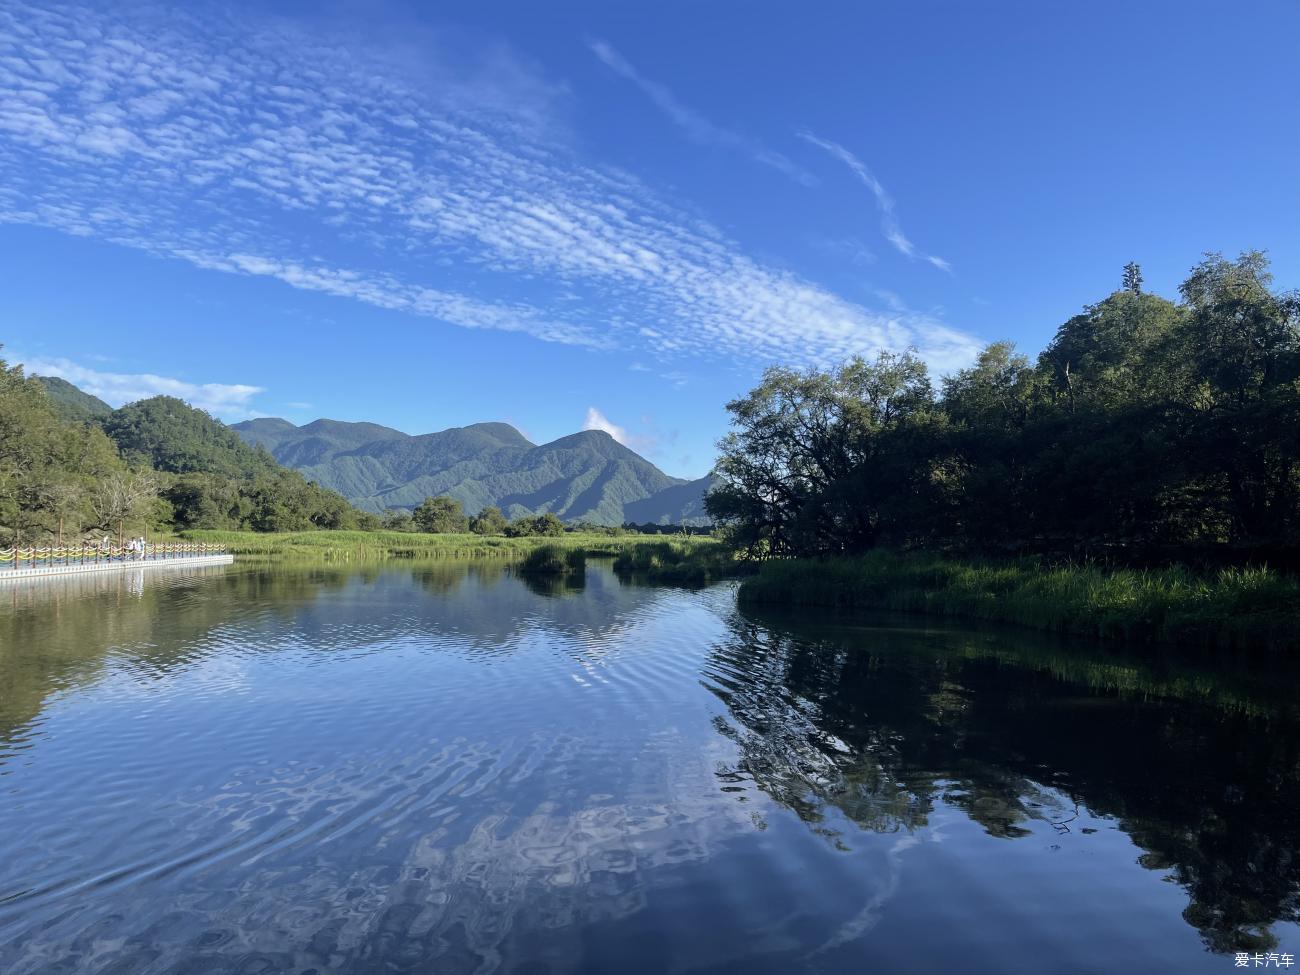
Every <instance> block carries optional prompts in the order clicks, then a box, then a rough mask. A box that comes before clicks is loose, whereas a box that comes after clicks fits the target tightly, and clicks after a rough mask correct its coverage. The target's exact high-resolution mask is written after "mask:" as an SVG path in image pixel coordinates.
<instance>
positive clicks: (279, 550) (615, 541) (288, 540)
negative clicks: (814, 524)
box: [181, 530, 722, 562]
mask: <svg viewBox="0 0 1300 975" xmlns="http://www.w3.org/2000/svg"><path fill="white" fill-rule="evenodd" d="M181 534H182V537H184V538H185V539H188V540H191V541H199V542H207V543H209V544H216V545H223V546H225V547H226V550H227V551H228V552H230V553H232V554H233V555H236V556H239V557H241V558H245V559H248V558H261V559H268V560H276V561H280V560H301V561H322V562H366V561H380V560H385V559H491V560H504V561H512V562H520V561H522V560H523V559H525V558H526V557H527V556H528V555H529V554H530V553H531V552H533V551H535V550H537V549H538V548H540V547H547V548H552V549H559V550H562V551H566V552H567V551H571V550H576V551H580V552H583V553H584V554H585V555H587V556H590V557H592V558H613V559H616V560H617V559H618V558H619V557H621V556H623V555H624V554H625V553H627V552H629V551H635V550H636V549H638V548H640V547H642V546H656V545H663V544H665V543H664V541H663V539H662V538H659V537H656V536H641V535H610V534H604V533H599V532H576V531H575V532H563V533H562V534H561V535H559V536H544V535H535V536H516V537H506V536H484V535H475V534H473V533H472V532H471V533H464V534H426V533H420V532H406V531H397V532H395V531H373V532H371V531H305V532H276V533H264V532H235V531H204V530H192V531H186V532H183V533H181ZM673 544H674V545H675V546H678V547H680V548H681V549H683V550H695V551H704V550H708V549H717V550H718V551H719V552H721V551H722V549H721V547H720V546H719V545H718V543H717V542H716V541H715V540H714V539H712V538H708V537H690V538H683V539H680V540H677V541H675V542H674V543H673Z"/></svg>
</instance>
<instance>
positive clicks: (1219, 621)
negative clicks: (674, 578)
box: [739, 552, 1300, 651]
mask: <svg viewBox="0 0 1300 975" xmlns="http://www.w3.org/2000/svg"><path fill="white" fill-rule="evenodd" d="M739 598H740V601H741V602H742V603H745V604H751V605H763V604H766V605H788V606H837V607H850V608H872V609H888V610H900V611H905V612H920V613H933V614H938V615H945V616H961V617H969V618H974V619H983V620H992V621H998V622H1007V623H1018V624H1021V625H1024V626H1030V627H1034V628H1035V629H1040V630H1050V631H1053V632H1058V633H1067V634H1074V635H1080V636H1091V637H1099V638H1102V639H1119V640H1129V641H1136V642H1144V643H1192V644H1199V645H1204V646H1210V647H1240V648H1252V649H1253V648H1266V649H1274V650H1285V651H1293V650H1296V649H1298V648H1300V580H1297V579H1296V578H1295V577H1292V576H1287V575H1283V574H1281V573H1278V572H1275V571H1273V570H1270V569H1266V568H1232V569H1223V570H1220V571H1218V572H1211V573H1197V572H1193V571H1191V570H1188V569H1186V568H1182V567H1177V566H1175V567H1172V568H1167V569H1147V570H1138V569H1112V568H1107V567H1104V566H1100V565H1096V564H1066V565H1056V566H1052V565H1044V564H1041V563H1039V562H1037V561H1035V560H1020V561H1014V562H984V561H957V560H954V559H949V558H946V557H942V556H936V555H926V554H899V553H890V552H872V553H869V554H867V555H863V556H858V557H846V558H831V559H820V560H813V559H790V560H783V561H774V562H769V563H767V564H765V565H764V566H763V567H762V570H761V571H760V572H759V573H758V574H757V575H756V576H755V577H754V578H752V579H750V580H748V581H746V582H745V583H744V585H742V586H741V588H740V594H739Z"/></svg>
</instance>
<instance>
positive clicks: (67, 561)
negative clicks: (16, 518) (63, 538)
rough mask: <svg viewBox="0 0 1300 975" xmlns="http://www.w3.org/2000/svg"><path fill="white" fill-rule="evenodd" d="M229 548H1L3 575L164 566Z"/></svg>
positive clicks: (173, 545)
mask: <svg viewBox="0 0 1300 975" xmlns="http://www.w3.org/2000/svg"><path fill="white" fill-rule="evenodd" d="M225 554H226V546H224V545H209V544H208V543H207V542H145V543H143V544H142V545H138V546H136V547H132V546H130V545H120V546H119V545H66V546H61V547H56V546H51V547H50V548H37V547H32V548H19V547H15V548H0V572H4V571H5V570H6V569H39V568H51V567H54V566H62V565H68V566H71V565H104V564H108V563H111V562H120V563H124V564H127V565H130V564H132V563H137V562H164V561H167V560H169V559H198V558H203V557H205V556H210V555H225Z"/></svg>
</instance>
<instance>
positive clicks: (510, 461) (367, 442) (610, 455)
mask: <svg viewBox="0 0 1300 975" xmlns="http://www.w3.org/2000/svg"><path fill="white" fill-rule="evenodd" d="M232 429H234V430H235V431H236V432H237V433H238V434H239V435H240V436H241V437H243V438H244V440H245V441H247V442H248V443H250V444H253V445H256V446H261V447H265V448H266V449H267V450H268V451H269V452H270V453H271V455H272V456H273V457H274V458H275V459H276V460H277V461H278V462H279V463H281V464H283V465H284V466H285V467H290V468H293V469H294V470H297V471H300V472H301V473H302V474H303V475H304V476H305V477H307V478H308V479H309V480H312V481H316V482H317V483H318V484H320V485H321V486H323V487H327V488H330V489H332V490H334V491H337V492H339V493H340V494H342V495H343V496H344V497H345V498H347V499H348V500H349V501H350V502H352V504H354V505H356V506H357V507H358V508H361V509H362V510H364V511H372V512H376V513H378V512H382V511H385V510H387V509H389V508H414V507H415V506H416V505H418V504H419V503H420V502H421V501H423V500H424V499H425V498H426V497H430V496H437V495H449V496H450V497H453V498H455V499H456V500H457V501H459V502H460V503H461V504H462V505H463V506H464V508H465V510H466V511H468V512H470V513H474V512H477V511H479V510H481V509H482V508H484V507H486V506H488V505H496V506H497V507H499V508H500V509H501V510H502V511H503V512H504V513H505V514H506V516H507V517H509V518H518V517H520V516H522V515H530V514H539V513H542V512H547V511H550V512H554V513H555V514H556V515H558V516H559V517H560V518H563V519H564V520H565V521H570V522H580V521H587V522H594V523H596V524H604V525H618V524H622V523H624V522H635V523H637V524H644V523H646V522H653V523H656V524H686V525H698V524H706V523H707V522H708V520H709V519H708V516H707V514H706V513H705V511H704V495H705V493H706V492H707V491H708V489H709V487H710V485H711V478H709V477H704V478H700V479H698V480H694V481H687V480H684V479H682V478H677V477H670V476H668V475H667V474H665V473H664V472H663V471H661V470H659V468H657V467H656V466H655V465H654V464H652V463H650V461H648V460H646V459H645V458H644V457H642V456H640V455H639V454H637V453H636V452H635V451H633V450H630V449H629V448H627V447H625V446H623V445H622V444H620V443H619V442H618V441H616V440H615V439H614V438H613V437H611V436H610V435H609V434H607V433H604V432H602V431H598V430H585V431H583V432H581V433H575V434H571V435H569V436H567V437H561V438H560V439H559V440H554V441H552V442H550V443H546V444H535V443H533V442H532V441H530V440H529V439H528V438H527V437H525V436H524V435H523V434H522V433H520V432H519V431H518V430H516V429H515V428H514V427H512V426H510V425H509V424H507V423H475V424H472V425H470V426H467V427H453V428H452V429H449V430H442V431H439V432H437V433H426V434H421V435H418V436H412V435H410V434H406V433H403V432H401V431H400V430H394V429H392V428H390V427H384V426H380V425H378V424H375V423H347V422H342V421H339V420H324V419H322V420H316V421H314V422H312V423H308V424H305V425H303V426H296V425H294V424H293V423H290V422H289V421H288V420H283V419H280V418H278V417H264V418H261V419H256V420H247V421H245V422H243V423H236V424H234V425H233V427H232Z"/></svg>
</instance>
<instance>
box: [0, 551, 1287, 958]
mask: <svg viewBox="0 0 1300 975" xmlns="http://www.w3.org/2000/svg"><path fill="white" fill-rule="evenodd" d="M1175 661H1176V662H1175ZM1248 674H1254V675H1255V676H1253V677H1251V676H1247V675H1248ZM1295 690H1296V683H1295V674H1294V673H1292V672H1288V671H1285V670H1277V669H1268V668H1264V667H1263V666H1261V665H1260V664H1259V662H1253V663H1252V664H1251V665H1250V667H1249V668H1248V667H1247V666H1246V661H1227V662H1223V663H1220V664H1219V665H1217V666H1216V667H1214V668H1211V667H1210V666H1209V665H1208V664H1207V663H1204V662H1196V661H1194V660H1191V659H1189V658H1188V656H1187V655H1186V654H1183V655H1181V656H1177V657H1172V658H1170V659H1160V658H1158V657H1153V656H1152V655H1150V654H1147V655H1144V656H1133V655H1128V654H1126V653H1124V652H1123V651H1120V650H1106V651H1103V650H1100V649H1098V648H1096V647H1094V646H1092V645H1089V644H1082V645H1081V644H1065V643H1061V642H1057V641H1054V640H1052V639H1050V638H1046V637H1041V636H1038V635H1033V634H1028V635H1027V634H1024V633H1021V632H1019V631H1013V630H987V629H973V628H970V627H966V626H962V625H957V624H951V623H947V622H944V623H940V624H936V623H935V622H933V621H928V622H927V621H924V620H920V619H917V618H912V619H907V618H897V617H895V618H869V617H858V618H852V619H850V618H835V617H828V616H827V615H826V614H821V613H819V614H805V615H789V616H752V615H747V614H745V613H742V612H739V611H738V610H737V609H736V606H735V601H734V592H733V589H732V588H731V587H730V586H728V585H723V586H718V587H714V588H712V589H708V590H705V591H703V592H685V591H682V590H672V589H664V588H653V587H640V586H631V585H623V584H620V583H619V581H618V580H617V579H615V577H614V576H613V575H612V574H611V573H610V572H609V571H608V569H606V568H603V567H600V566H599V565H598V566H595V567H592V568H590V569H589V572H588V576H587V580H586V583H585V585H582V586H579V587H565V586H546V585H537V584H532V585H530V584H529V583H527V582H526V581H524V580H521V579H519V578H516V577H515V576H513V575H512V574H510V572H509V571H508V570H503V569H502V568H501V567H495V566H475V565H463V564H459V565H458V564H436V565H431V566H423V567H421V566H416V567H413V568H412V567H405V568H394V569H388V568H385V569H373V570H360V571H357V570H353V571H333V570H327V569H301V568H274V569H252V568H245V567H241V566H234V567H231V568H215V569H195V570H181V569H154V570H150V571H149V572H147V573H146V572H143V571H140V572H136V573H124V574H103V575H98V576H88V577H83V578H71V579H66V580H61V581H55V580H39V581H34V582H29V583H18V584H15V583H12V582H11V583H6V584H5V585H4V586H2V587H0V826H3V828H2V829H0V972H4V973H5V975H21V973H37V972H40V973H46V972H77V973H82V972H118V973H133V975H134V973H153V972H158V973H173V972H175V973H180V972H193V973H216V972H243V973H255V972H264V973H270V972H297V973H307V972H320V973H323V972H329V971H343V972H438V973H444V972H447V973H457V972H517V973H521V975H522V973H543V972H571V971H584V972H614V971H617V972H861V971H884V972H892V971H922V970H939V969H940V968H946V969H947V970H953V971H963V972H965V971H989V972H1020V971H1023V972H1037V971H1043V970H1052V971H1061V972H1070V971H1079V972H1096V971H1104V970H1155V971H1207V972H1208V971H1225V970H1227V969H1229V968H1232V967H1234V959H1233V955H1232V954H1231V953H1232V952H1236V951H1250V952H1252V953H1253V952H1255V951H1259V952H1269V951H1276V952H1283V951H1288V952H1292V953H1297V949H1300V925H1298V924H1297V920H1298V919H1300V814H1298V812H1297V809H1298V807H1300V801H1298V800H1300V734H1298V733H1297V732H1298V728H1300V719H1298V715H1297V705H1298V703H1300V702H1298V701H1297V698H1296V694H1295Z"/></svg>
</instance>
